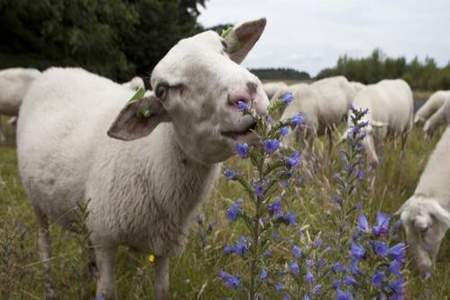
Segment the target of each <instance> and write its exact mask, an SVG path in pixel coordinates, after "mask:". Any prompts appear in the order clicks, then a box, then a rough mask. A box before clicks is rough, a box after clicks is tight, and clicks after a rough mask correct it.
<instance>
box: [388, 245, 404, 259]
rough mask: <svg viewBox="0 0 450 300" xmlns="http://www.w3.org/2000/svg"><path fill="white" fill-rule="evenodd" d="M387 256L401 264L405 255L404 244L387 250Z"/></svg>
mask: <svg viewBox="0 0 450 300" xmlns="http://www.w3.org/2000/svg"><path fill="white" fill-rule="evenodd" d="M388 255H389V256H390V257H392V258H393V259H395V260H397V261H399V262H403V260H404V259H405V255H406V245H405V243H398V244H395V245H394V246H392V247H391V248H389V250H388Z"/></svg>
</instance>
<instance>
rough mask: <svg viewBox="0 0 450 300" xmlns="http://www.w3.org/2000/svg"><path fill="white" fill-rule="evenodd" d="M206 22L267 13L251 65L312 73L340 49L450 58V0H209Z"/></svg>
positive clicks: (247, 62)
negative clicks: (287, 68) (263, 29)
mask: <svg viewBox="0 0 450 300" xmlns="http://www.w3.org/2000/svg"><path fill="white" fill-rule="evenodd" d="M206 5H207V7H206V10H202V14H201V16H200V19H199V21H200V23H202V24H203V25H204V26H206V27H209V26H213V25H217V24H220V23H239V22H243V21H246V20H251V19H255V18H260V17H266V18H267V27H266V31H265V32H264V34H263V36H262V38H261V40H260V41H259V43H258V44H257V46H255V48H254V49H253V51H252V52H251V54H250V55H249V56H248V57H247V59H246V60H245V62H244V65H245V66H247V67H251V68H255V67H293V68H296V69H299V70H306V71H308V72H310V73H311V74H312V75H315V74H316V73H317V72H318V71H320V70H321V69H323V68H325V67H331V66H334V65H335V63H336V60H337V58H338V57H339V56H340V55H343V54H348V55H350V56H353V57H361V56H367V55H368V54H370V53H371V52H372V50H373V49H374V48H376V47H379V48H381V49H382V50H383V51H384V52H385V53H386V54H387V55H389V56H406V57H407V58H408V59H411V58H412V57H414V56H416V55H417V56H419V58H422V59H423V58H425V57H426V56H427V55H428V56H431V57H433V58H435V59H436V61H437V62H438V64H439V65H440V66H443V65H446V64H447V63H448V62H449V61H450V1H449V0H209V1H208V2H207V3H206Z"/></svg>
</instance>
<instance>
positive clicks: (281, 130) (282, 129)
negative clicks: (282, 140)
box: [280, 126, 289, 136]
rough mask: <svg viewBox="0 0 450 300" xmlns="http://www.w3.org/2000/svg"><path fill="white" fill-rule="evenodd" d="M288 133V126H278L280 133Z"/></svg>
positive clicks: (282, 134)
mask: <svg viewBox="0 0 450 300" xmlns="http://www.w3.org/2000/svg"><path fill="white" fill-rule="evenodd" d="M288 134H289V128H288V127H287V126H283V127H281V128H280V135H281V136H286V135H288Z"/></svg>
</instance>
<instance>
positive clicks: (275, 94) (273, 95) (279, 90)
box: [264, 81, 290, 101]
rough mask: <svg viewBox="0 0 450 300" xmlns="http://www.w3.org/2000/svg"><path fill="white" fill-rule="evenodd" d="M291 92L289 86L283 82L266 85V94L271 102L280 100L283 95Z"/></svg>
mask: <svg viewBox="0 0 450 300" xmlns="http://www.w3.org/2000/svg"><path fill="white" fill-rule="evenodd" d="M289 91H290V89H289V87H288V86H287V84H286V83H284V82H282V81H279V82H270V83H265V84H264V92H265V93H266V95H267V97H268V98H269V100H270V101H272V100H273V99H278V98H279V97H281V96H282V95H283V94H285V93H287V92H289Z"/></svg>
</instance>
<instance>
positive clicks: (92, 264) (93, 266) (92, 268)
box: [87, 240, 98, 278]
mask: <svg viewBox="0 0 450 300" xmlns="http://www.w3.org/2000/svg"><path fill="white" fill-rule="evenodd" d="M87 251H88V257H89V262H88V270H89V274H90V275H91V277H92V278H97V277H98V269H97V263H96V261H95V250H94V245H92V242H91V241H90V240H89V241H88V249H87Z"/></svg>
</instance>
